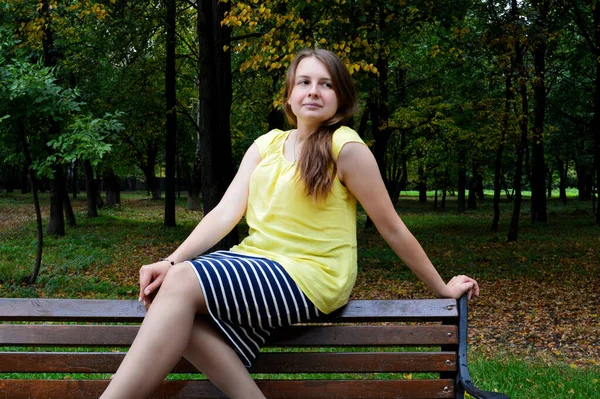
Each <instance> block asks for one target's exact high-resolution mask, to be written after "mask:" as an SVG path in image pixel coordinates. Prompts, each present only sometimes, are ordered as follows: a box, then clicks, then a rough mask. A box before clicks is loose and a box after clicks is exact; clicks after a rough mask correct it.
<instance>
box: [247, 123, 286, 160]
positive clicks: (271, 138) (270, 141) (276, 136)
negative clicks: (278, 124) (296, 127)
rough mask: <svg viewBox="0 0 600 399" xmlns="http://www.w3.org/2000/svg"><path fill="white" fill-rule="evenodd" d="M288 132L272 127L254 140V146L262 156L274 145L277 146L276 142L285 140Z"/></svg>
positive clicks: (279, 142)
mask: <svg viewBox="0 0 600 399" xmlns="http://www.w3.org/2000/svg"><path fill="white" fill-rule="evenodd" d="M288 133H289V132H287V131H283V130H279V129H273V130H271V131H270V132H268V133H265V134H263V135H262V136H260V137H258V138H257V139H256V140H254V143H256V146H257V147H258V151H259V152H260V155H261V156H262V157H263V158H264V157H265V155H267V154H268V153H269V152H270V151H269V150H270V149H273V148H274V147H279V146H278V144H281V141H282V140H285V138H286V137H287V135H288Z"/></svg>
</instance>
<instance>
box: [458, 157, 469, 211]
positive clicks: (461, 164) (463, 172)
mask: <svg viewBox="0 0 600 399" xmlns="http://www.w3.org/2000/svg"><path fill="white" fill-rule="evenodd" d="M465 162H466V161H465V159H464V155H463V154H460V156H459V159H458V198H457V200H456V211H457V212H458V213H463V212H464V211H465V208H466V206H465V205H466V204H465V190H466V188H467V167H466V165H465Z"/></svg>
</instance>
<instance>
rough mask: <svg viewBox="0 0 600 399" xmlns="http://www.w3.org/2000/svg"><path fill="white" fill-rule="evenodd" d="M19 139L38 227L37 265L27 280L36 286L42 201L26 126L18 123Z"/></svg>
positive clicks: (42, 230)
mask: <svg viewBox="0 0 600 399" xmlns="http://www.w3.org/2000/svg"><path fill="white" fill-rule="evenodd" d="M17 127H18V131H19V139H20V141H21V146H22V147H23V154H25V167H26V168H27V174H28V176H29V184H30V185H31V193H32V195H33V206H34V208H35V222H36V227H37V250H36V254H35V265H34V267H33V271H32V272H31V275H30V276H29V278H28V279H27V283H28V284H35V281H36V280H37V276H38V274H39V272H40V268H41V265H42V253H43V248H44V228H43V226H42V209H41V207H40V199H39V197H38V192H37V179H36V177H35V172H34V171H33V169H31V165H32V164H33V161H32V159H31V153H30V152H29V145H28V144H27V137H26V136H25V125H24V124H23V123H21V122H19V123H18V126H17Z"/></svg>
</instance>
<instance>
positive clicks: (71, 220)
mask: <svg viewBox="0 0 600 399" xmlns="http://www.w3.org/2000/svg"><path fill="white" fill-rule="evenodd" d="M62 197H63V212H64V213H65V220H66V221H67V224H68V225H69V226H76V225H77V221H76V220H75V214H74V213H73V206H72V205H71V199H70V198H69V191H68V190H67V186H66V181H65V186H64V192H63V194H62Z"/></svg>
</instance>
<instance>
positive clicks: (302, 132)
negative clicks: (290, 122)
mask: <svg viewBox="0 0 600 399" xmlns="http://www.w3.org/2000/svg"><path fill="white" fill-rule="evenodd" d="M318 129H319V125H317V126H312V125H311V126H308V125H306V124H298V126H297V127H296V136H297V137H298V143H303V142H304V140H306V139H307V138H309V137H310V136H311V135H312V134H314V133H315V132H316V131H317V130H318Z"/></svg>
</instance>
